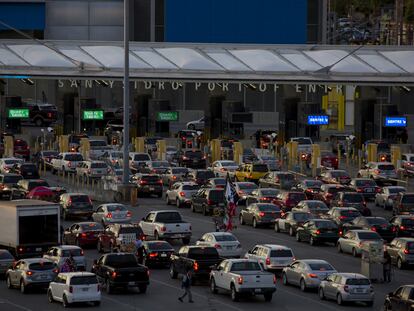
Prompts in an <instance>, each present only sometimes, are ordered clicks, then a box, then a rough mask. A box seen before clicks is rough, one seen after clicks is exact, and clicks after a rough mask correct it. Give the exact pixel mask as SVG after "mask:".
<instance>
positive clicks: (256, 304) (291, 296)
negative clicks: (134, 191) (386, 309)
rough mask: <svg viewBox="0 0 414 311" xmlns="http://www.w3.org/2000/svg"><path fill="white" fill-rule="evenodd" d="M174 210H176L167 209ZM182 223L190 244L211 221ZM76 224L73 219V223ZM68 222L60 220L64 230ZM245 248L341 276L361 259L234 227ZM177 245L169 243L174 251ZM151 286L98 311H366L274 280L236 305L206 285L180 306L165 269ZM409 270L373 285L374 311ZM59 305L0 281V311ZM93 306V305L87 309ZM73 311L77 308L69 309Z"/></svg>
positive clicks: (412, 275) (142, 203) (146, 202)
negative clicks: (279, 247)
mask: <svg viewBox="0 0 414 311" xmlns="http://www.w3.org/2000/svg"><path fill="white" fill-rule="evenodd" d="M166 208H167V206H166V205H165V203H164V200H161V199H156V198H143V199H139V206H138V207H134V208H132V211H133V218H134V221H138V220H139V219H141V218H142V217H143V216H144V215H145V214H146V213H147V212H149V211H151V210H160V209H166ZM168 208H170V209H171V208H172V209H175V207H168ZM371 208H372V209H373V211H374V214H375V215H380V216H389V215H388V214H389V212H384V211H383V210H382V209H379V208H376V207H374V206H371ZM180 211H181V212H182V214H183V216H184V218H185V220H187V221H189V222H191V224H192V228H193V238H192V242H194V241H196V240H197V239H198V238H200V237H201V235H202V234H204V233H205V232H209V231H212V230H213V229H214V226H213V223H212V221H211V218H210V217H205V216H202V215H201V214H193V213H191V211H190V210H189V209H180ZM74 221H76V220H74ZM71 223H72V222H65V223H64V226H69V225H70V224H71ZM234 233H235V235H236V236H237V237H238V239H239V240H240V242H241V243H242V246H243V248H244V249H245V250H247V249H248V248H250V247H252V246H254V245H255V244H256V243H275V244H283V245H287V246H289V247H291V248H293V250H294V252H295V255H296V256H297V258H300V259H301V258H302V259H304V258H320V259H325V260H327V261H329V262H330V263H331V264H332V265H334V266H335V267H336V269H337V270H338V271H342V272H359V270H360V259H357V258H353V257H352V256H350V255H344V254H339V253H337V251H336V248H335V247H333V246H316V247H314V246H310V245H309V244H306V243H298V242H296V240H295V239H294V238H293V237H290V236H288V235H287V234H284V233H275V232H274V231H273V230H271V229H253V228H252V227H247V226H243V227H238V228H237V229H235V230H234ZM180 246H181V244H180V243H179V242H176V243H174V247H175V248H176V249H177V250H178V248H179V247H180ZM85 254H86V257H87V260H88V268H90V266H91V263H92V261H93V260H94V259H97V258H98V257H99V254H98V252H97V251H96V250H95V249H89V250H86V252H85ZM150 279H151V284H150V287H149V289H148V291H147V293H146V294H144V295H143V294H138V293H134V292H130V293H123V294H115V295H107V294H106V293H104V294H103V299H102V304H101V307H100V309H101V310H108V311H109V310H116V309H118V310H142V311H144V310H152V311H156V310H162V311H164V310H165V309H166V308H169V309H170V310H175V309H177V310H178V309H180V310H194V309H198V310H200V311H201V310H209V311H216V310H217V311H218V310H220V311H221V310H252V309H253V308H254V309H256V310H275V309H277V310H299V309H303V308H305V307H306V309H307V310H308V311H313V310H315V311H317V310H318V311H319V310H341V309H344V310H345V309H346V310H350V309H352V310H357V309H362V308H364V309H366V307H364V306H363V305H355V306H346V307H338V306H337V305H336V304H335V302H326V301H320V300H319V298H318V296H317V294H316V292H310V293H302V292H301V291H300V290H299V289H298V288H295V287H285V286H283V285H282V283H281V280H280V278H278V284H277V292H276V293H275V295H274V299H273V301H272V302H271V303H266V302H264V300H263V298H262V297H257V298H248V299H245V300H242V301H241V302H238V303H233V302H232V301H231V300H230V297H229V296H228V295H225V294H220V295H212V294H211V293H210V291H209V288H208V287H207V286H202V285H198V286H195V287H193V293H194V300H195V304H193V305H190V304H188V303H184V304H182V303H180V302H179V301H178V300H177V296H178V295H179V293H180V291H181V290H180V281H179V280H172V279H170V277H169V274H168V270H167V269H162V270H156V269H152V270H151V277H150ZM413 280H414V271H397V270H395V273H394V281H393V282H392V283H391V284H375V285H374V288H375V292H376V300H375V305H374V308H373V310H380V308H381V305H382V302H383V299H384V296H385V295H386V293H388V292H390V291H392V290H393V289H395V288H396V287H397V286H398V285H401V284H408V283H412V282H413ZM61 308H62V306H61V304H58V303H56V304H49V303H48V302H47V298H46V294H45V293H44V292H36V293H30V294H28V295H22V294H21V293H20V292H19V291H18V290H8V289H7V287H6V284H5V282H4V281H0V310H1V311H3V310H4V311H9V310H10V311H15V310H16V311H17V310H26V311H37V310H45V311H46V310H60V309H61ZM90 308H92V309H93V308H95V309H97V308H96V307H90ZM74 309H78V307H74Z"/></svg>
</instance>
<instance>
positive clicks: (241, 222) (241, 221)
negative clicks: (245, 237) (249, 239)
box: [239, 215, 246, 226]
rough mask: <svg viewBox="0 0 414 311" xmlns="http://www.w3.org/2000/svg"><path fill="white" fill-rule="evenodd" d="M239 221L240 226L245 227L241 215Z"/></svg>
mask: <svg viewBox="0 0 414 311" xmlns="http://www.w3.org/2000/svg"><path fill="white" fill-rule="evenodd" d="M239 218H240V220H239V222H240V224H241V225H242V226H243V225H245V224H246V223H245V222H244V219H243V216H242V215H240V217H239Z"/></svg>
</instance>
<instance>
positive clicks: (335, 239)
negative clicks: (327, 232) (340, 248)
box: [315, 236, 339, 243]
mask: <svg viewBox="0 0 414 311" xmlns="http://www.w3.org/2000/svg"><path fill="white" fill-rule="evenodd" d="M338 239H339V236H337V237H326V238H324V237H321V238H315V240H316V241H317V242H320V243H336V242H338Z"/></svg>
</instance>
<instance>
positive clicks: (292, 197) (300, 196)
mask: <svg viewBox="0 0 414 311" xmlns="http://www.w3.org/2000/svg"><path fill="white" fill-rule="evenodd" d="M289 199H290V200H295V201H303V200H306V196H305V194H304V193H289Z"/></svg>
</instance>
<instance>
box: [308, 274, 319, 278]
mask: <svg viewBox="0 0 414 311" xmlns="http://www.w3.org/2000/svg"><path fill="white" fill-rule="evenodd" d="M308 276H309V277H310V278H312V279H316V278H318V276H317V275H316V274H315V273H309V274H308Z"/></svg>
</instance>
